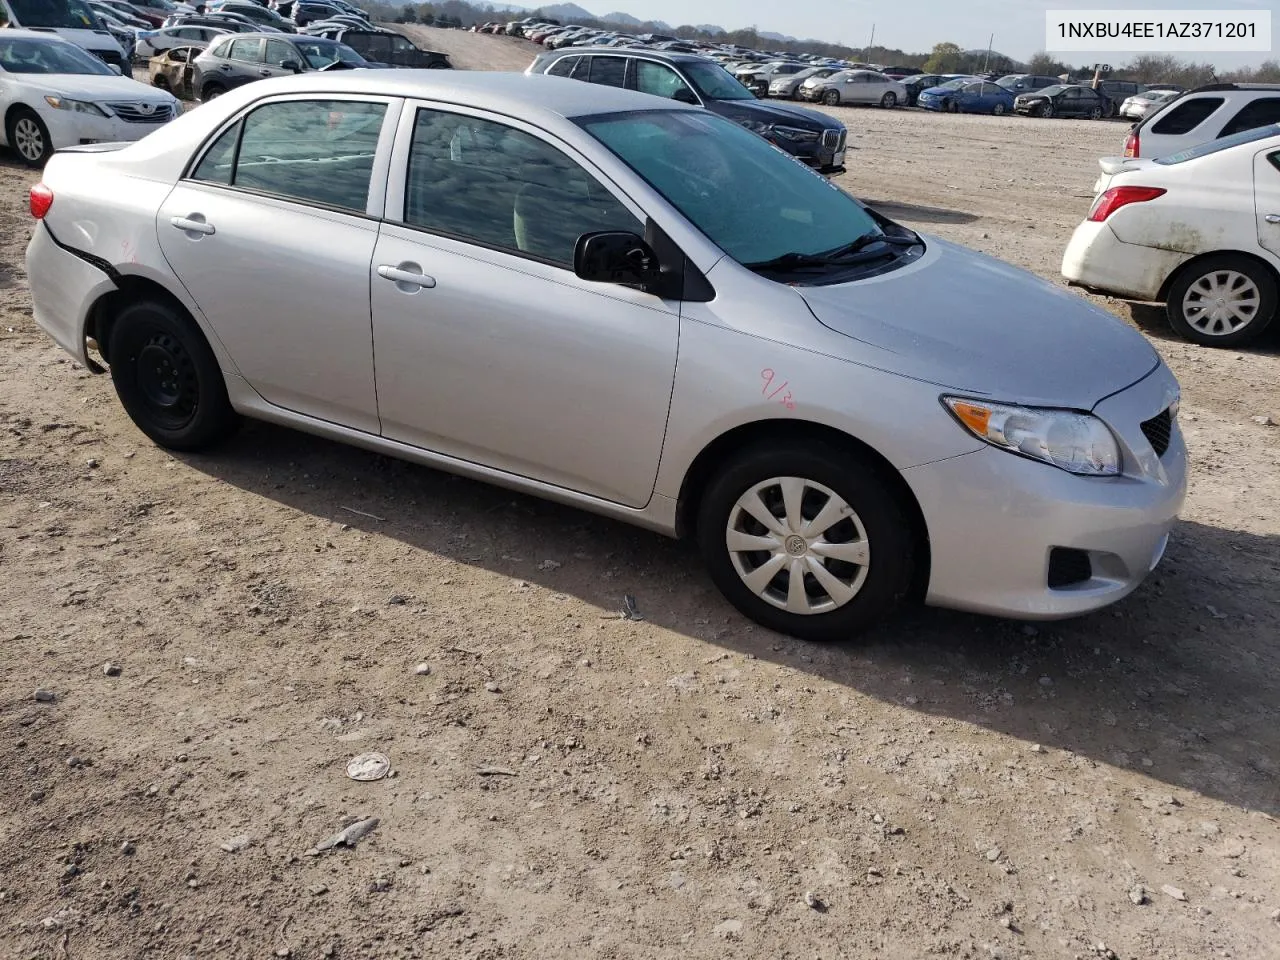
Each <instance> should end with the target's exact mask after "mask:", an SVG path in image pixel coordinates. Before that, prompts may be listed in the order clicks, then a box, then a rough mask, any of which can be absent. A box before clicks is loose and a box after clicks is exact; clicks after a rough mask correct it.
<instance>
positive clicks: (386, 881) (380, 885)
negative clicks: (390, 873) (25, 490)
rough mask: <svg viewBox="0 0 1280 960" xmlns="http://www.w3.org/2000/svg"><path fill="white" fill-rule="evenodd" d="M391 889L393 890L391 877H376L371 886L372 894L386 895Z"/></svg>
mask: <svg viewBox="0 0 1280 960" xmlns="http://www.w3.org/2000/svg"><path fill="white" fill-rule="evenodd" d="M390 889H391V878H390V877H374V878H373V881H372V882H371V883H370V884H369V892H370V893H386V892H387V891H388V890H390Z"/></svg>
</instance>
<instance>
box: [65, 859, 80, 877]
mask: <svg viewBox="0 0 1280 960" xmlns="http://www.w3.org/2000/svg"><path fill="white" fill-rule="evenodd" d="M78 876H80V867H79V866H77V865H76V864H74V863H69V864H67V868H66V869H65V870H63V871H62V879H63V880H70V879H72V878H73V877H78Z"/></svg>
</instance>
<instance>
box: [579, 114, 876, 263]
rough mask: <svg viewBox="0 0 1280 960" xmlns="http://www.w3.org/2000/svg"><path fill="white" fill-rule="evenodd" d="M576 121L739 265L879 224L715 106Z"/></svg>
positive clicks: (836, 243)
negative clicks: (712, 109)
mask: <svg viewBox="0 0 1280 960" xmlns="http://www.w3.org/2000/svg"><path fill="white" fill-rule="evenodd" d="M579 123H580V124H581V125H582V126H583V128H584V129H586V131H587V132H588V133H590V134H591V136H593V137H595V138H596V139H597V140H599V141H600V142H601V143H603V144H604V145H605V146H606V147H608V148H609V150H611V151H612V152H613V153H614V154H616V155H617V156H618V157H619V158H620V159H621V160H622V161H623V162H624V163H625V164H627V166H629V167H630V168H631V169H632V170H634V171H635V172H636V173H638V174H639V175H640V176H641V177H643V178H644V179H645V180H646V181H648V183H649V184H650V185H651V186H652V187H653V188H654V189H655V190H657V191H658V192H659V193H661V194H662V195H663V196H664V197H666V199H667V200H668V201H670V203H671V204H672V205H673V206H674V207H675V208H676V209H678V210H679V211H680V212H681V213H682V214H684V215H685V217H687V218H688V219H689V220H690V221H691V222H692V223H693V224H694V225H695V226H696V227H697V228H698V229H699V230H701V231H702V232H703V233H704V234H706V235H707V237H708V238H710V239H711V241H712V242H714V243H715V244H716V245H717V246H719V247H720V248H721V249H722V250H724V251H725V253H727V254H728V255H729V256H731V257H733V259H735V260H737V261H738V262H739V263H744V264H753V263H764V262H768V261H771V260H775V259H777V258H779V257H783V256H785V255H787V254H798V255H800V256H817V255H821V254H823V253H828V252H830V251H833V250H836V249H838V248H840V247H843V246H845V245H847V244H849V243H851V242H853V241H855V240H857V239H858V238H859V237H863V236H865V235H867V234H868V233H872V234H878V233H879V232H880V231H879V227H878V225H877V222H876V220H875V219H874V218H873V217H872V216H871V214H869V213H868V212H867V211H866V210H865V209H864V208H863V207H862V205H861V204H859V203H858V202H857V201H855V200H854V199H853V198H852V197H850V196H849V195H848V194H847V193H845V192H844V191H843V190H841V189H840V188H839V187H837V186H835V185H834V184H832V183H830V182H828V181H827V179H826V178H825V177H823V176H822V175H821V174H818V173H814V172H813V171H811V170H809V169H807V168H806V167H804V166H803V165H801V164H799V163H798V162H796V161H795V160H793V159H792V158H791V157H789V156H787V155H786V154H785V153H783V152H782V151H780V150H778V149H777V148H775V147H773V146H772V145H770V144H769V142H768V141H767V140H765V139H764V138H762V137H759V136H757V135H756V134H754V133H751V132H750V131H748V130H747V129H746V128H745V127H742V126H740V125H739V124H736V123H733V122H732V121H730V120H726V119H724V118H723V117H719V116H716V115H715V114H712V113H707V112H704V111H700V110H689V111H680V112H674V111H645V112H641V113H624V114H609V115H607V116H598V117H587V118H584V119H582V120H580V121H579Z"/></svg>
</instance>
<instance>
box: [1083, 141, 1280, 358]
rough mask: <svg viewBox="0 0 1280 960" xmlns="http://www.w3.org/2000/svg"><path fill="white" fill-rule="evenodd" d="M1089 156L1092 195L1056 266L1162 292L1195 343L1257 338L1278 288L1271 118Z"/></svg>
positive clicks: (1159, 298) (1090, 278) (1279, 160)
mask: <svg viewBox="0 0 1280 960" xmlns="http://www.w3.org/2000/svg"><path fill="white" fill-rule="evenodd" d="M1099 164H1100V165H1101V167H1102V177H1101V178H1100V180H1099V183H1100V187H1099V194H1098V197H1097V198H1096V199H1095V200H1094V202H1093V207H1092V208H1091V209H1090V211H1089V217H1088V219H1087V220H1085V221H1084V222H1083V223H1082V224H1080V226H1078V227H1076V231H1075V234H1074V235H1073V236H1072V237H1071V242H1070V244H1068V246H1067V251H1066V254H1065V255H1064V256H1063V258H1062V275H1063V276H1064V277H1066V278H1067V280H1069V281H1070V282H1071V283H1073V284H1075V285H1078V286H1081V287H1084V288H1086V289H1089V290H1096V291H1100V292H1105V293H1112V294H1117V295H1119V296H1122V297H1127V298H1130V299H1133V300H1146V301H1154V302H1159V303H1164V304H1165V305H1166V310H1167V312H1168V315H1169V323H1170V325H1171V326H1172V327H1173V329H1174V330H1175V331H1177V332H1178V333H1179V334H1180V335H1182V336H1183V337H1185V338H1186V339H1188V340H1191V341H1193V342H1195V343H1199V344H1203V345H1205V346H1216V347H1236V346H1239V345H1241V344H1243V343H1247V342H1249V341H1251V340H1255V339H1257V337H1259V336H1260V335H1261V334H1262V333H1263V331H1265V330H1266V329H1267V327H1268V326H1270V324H1271V322H1272V321H1273V320H1274V319H1275V317H1276V313H1277V288H1278V287H1280V124H1272V125H1270V126H1267V127H1261V128H1258V129H1254V130H1246V131H1244V132H1242V133H1237V134H1234V135H1233V136H1230V137H1224V138H1222V139H1219V140H1211V141H1209V142H1207V143H1202V144H1200V145H1199V146H1196V147H1192V148H1191V149H1189V150H1184V151H1183V152H1181V153H1175V154H1171V155H1169V156H1167V157H1161V158H1159V159H1155V160H1141V159H1124V158H1121V157H1108V158H1104V159H1102V160H1100V161H1099Z"/></svg>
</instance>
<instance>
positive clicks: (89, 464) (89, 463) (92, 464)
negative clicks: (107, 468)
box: [84, 457, 98, 470]
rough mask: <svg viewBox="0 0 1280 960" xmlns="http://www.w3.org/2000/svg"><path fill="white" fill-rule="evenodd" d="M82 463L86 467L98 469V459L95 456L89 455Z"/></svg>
mask: <svg viewBox="0 0 1280 960" xmlns="http://www.w3.org/2000/svg"><path fill="white" fill-rule="evenodd" d="M84 465H85V466H86V467H88V468H89V469H90V470H97V469H98V461H97V459H96V458H95V457H90V458H89V459H88V460H86V461H85V462H84Z"/></svg>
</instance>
